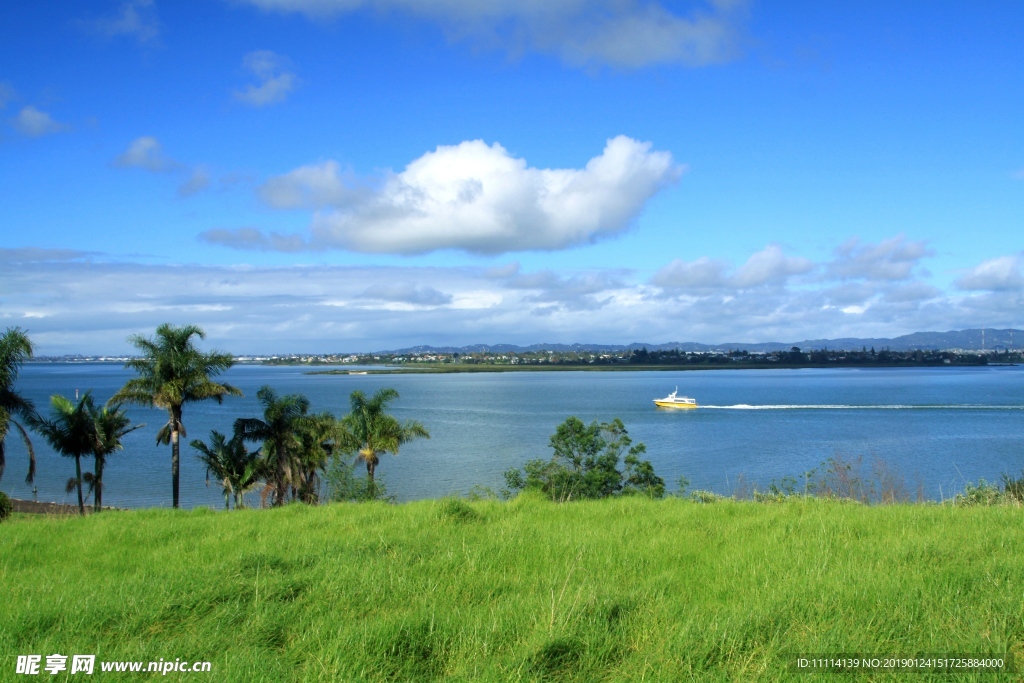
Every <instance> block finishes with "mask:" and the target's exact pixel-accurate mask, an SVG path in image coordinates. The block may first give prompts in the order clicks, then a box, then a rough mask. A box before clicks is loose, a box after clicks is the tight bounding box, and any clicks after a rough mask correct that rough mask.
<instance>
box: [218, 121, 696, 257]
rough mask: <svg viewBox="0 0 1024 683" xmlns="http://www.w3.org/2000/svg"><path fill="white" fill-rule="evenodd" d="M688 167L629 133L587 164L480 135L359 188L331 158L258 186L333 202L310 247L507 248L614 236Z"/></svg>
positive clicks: (261, 244) (251, 237)
mask: <svg viewBox="0 0 1024 683" xmlns="http://www.w3.org/2000/svg"><path fill="white" fill-rule="evenodd" d="M682 171H683V168H682V167H680V166H679V165H677V164H676V163H675V162H674V161H673V159H672V155H671V154H670V153H668V152H658V151H652V149H651V144H650V143H647V142H638V141H636V140H633V139H631V138H628V137H625V136H619V137H616V138H613V139H611V140H609V141H608V143H607V145H606V146H605V148H604V151H603V152H602V153H601V155H600V156H597V157H594V158H593V159H591V160H590V161H589V162H588V163H587V165H586V166H585V167H584V168H582V169H539V168H531V167H529V166H527V164H526V161H525V160H524V159H520V158H517V157H514V156H512V155H511V154H509V152H508V151H506V150H505V148H504V147H502V146H501V145H499V144H497V143H495V144H493V145H487V144H486V143H484V142H483V141H481V140H473V141H469V142H463V143H461V144H458V145H453V146H440V147H438V148H437V149H436V150H435V151H433V152H428V153H426V154H424V155H423V156H422V157H420V158H418V159H416V160H415V161H413V162H412V163H410V164H409V165H408V166H406V167H405V169H404V170H403V171H402V172H400V173H391V174H388V175H387V176H386V177H385V178H384V179H383V180H382V181H381V182H380V183H379V186H378V187H376V188H375V189H370V187H369V185H368V186H367V187H366V188H363V189H361V190H357V189H354V188H353V187H351V185H349V184H346V183H345V182H344V181H343V180H342V179H341V177H340V176H339V175H338V167H337V165H336V164H333V165H332V163H331V162H326V163H324V164H319V165H314V166H306V167H302V168H300V169H296V170H295V171H292V172H290V173H288V174H285V175H284V176H279V177H277V178H274V179H271V180H270V181H268V182H267V183H266V184H265V185H264V186H263V187H262V188H261V190H260V194H261V196H262V197H263V198H264V200H265V201H267V202H268V203H269V204H270V205H271V206H277V207H300V206H307V207H309V206H326V205H330V206H331V207H332V208H330V209H325V210H321V211H318V212H317V213H316V214H315V215H314V217H313V223H312V228H311V235H310V237H309V239H308V240H307V241H306V245H307V248H309V249H348V250H351V251H358V252H365V253H393V254H423V253H427V252H431V251H436V250H439V249H458V250H463V251H467V252H472V253H478V254H500V253H504V252H510V251H528V250H545V251H551V250H557V249H565V248H568V247H573V246H578V245H581V244H587V243H592V242H596V241H598V240H601V239H604V238H608V237H612V236H615V235H617V234H619V233H621V232H623V231H624V230H626V229H627V228H628V227H629V226H630V225H631V224H632V223H633V221H634V220H635V219H636V217H637V216H638V215H639V214H640V212H641V211H642V209H643V207H644V205H645V204H646V203H647V201H648V200H649V199H650V198H651V197H653V196H654V195H655V194H656V193H657V192H658V191H659V190H661V189H662V188H663V187H665V186H666V185H668V184H669V183H672V182H674V181H675V180H677V179H678V178H679V176H680V175H681V173H682ZM203 239H205V240H206V241H208V242H215V243H220V244H225V245H228V246H233V247H237V248H275V247H274V246H273V245H274V244H275V242H280V241H282V240H284V238H283V236H280V235H271V236H269V237H267V236H262V235H255V234H252V233H251V232H246V231H238V232H237V233H236V234H232V233H230V232H226V231H223V230H220V231H209V232H207V233H204V235H203ZM298 239H301V238H298ZM284 241H286V242H287V243H288V244H289V245H291V244H292V242H291V241H288V240H284Z"/></svg>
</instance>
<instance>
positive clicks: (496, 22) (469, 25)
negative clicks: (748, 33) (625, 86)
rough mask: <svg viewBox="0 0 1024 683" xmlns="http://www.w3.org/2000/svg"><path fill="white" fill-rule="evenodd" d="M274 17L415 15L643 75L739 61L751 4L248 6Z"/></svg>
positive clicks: (611, 0) (483, 40)
mask: <svg viewBox="0 0 1024 683" xmlns="http://www.w3.org/2000/svg"><path fill="white" fill-rule="evenodd" d="M242 1H244V2H248V3H249V4H251V5H254V6H256V7H259V8H261V9H263V10H267V11H278V12H299V13H302V14H305V15H307V16H309V17H312V18H315V19H325V18H330V17H333V16H337V15H341V14H345V13H349V12H353V11H357V10H376V11H379V12H394V13H399V14H407V15H411V16H414V17H418V18H422V19H425V20H427V21H432V22H435V23H436V24H438V25H440V26H441V27H442V28H443V29H444V31H445V32H446V33H447V35H448V36H449V38H451V39H452V40H465V41H469V42H471V43H473V44H475V45H480V46H484V47H494V48H498V49H503V50H506V51H508V52H509V53H510V54H519V53H521V52H524V51H527V50H529V51H535V52H540V53H543V54H550V55H554V56H557V57H558V58H560V59H561V60H562V61H563V62H565V63H567V64H570V65H573V66H581V65H592V64H608V65H611V66H617V67H626V68H636V67H643V66H647V65H651V64H683V65H687V66H704V65H708V64H720V63H723V62H728V61H730V60H732V59H734V58H736V57H737V56H738V54H739V48H740V43H741V35H742V30H743V25H744V22H745V20H746V16H747V12H746V3H745V2H742V1H739V0H711V1H710V2H690V3H689V5H690V11H689V12H682V11H679V10H678V9H676V8H675V7H666V6H665V5H664V4H663V3H661V2H657V1H644V0H592V1H588V2H580V0H548V1H547V2H522V1H519V0H477V1H475V2H452V1H451V0H242Z"/></svg>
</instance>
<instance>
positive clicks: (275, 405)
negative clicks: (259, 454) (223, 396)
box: [235, 386, 309, 505]
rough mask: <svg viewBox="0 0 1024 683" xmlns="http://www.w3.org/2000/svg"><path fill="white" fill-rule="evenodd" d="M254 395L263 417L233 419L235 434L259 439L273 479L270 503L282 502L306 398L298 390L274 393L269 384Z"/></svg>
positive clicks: (297, 446) (298, 443)
mask: <svg viewBox="0 0 1024 683" xmlns="http://www.w3.org/2000/svg"><path fill="white" fill-rule="evenodd" d="M256 398H257V399H259V402H260V403H261V404H263V419H262V420H261V419H259V418H257V417H251V418H245V417H240V418H238V419H237V420H235V434H237V435H239V436H240V437H241V438H242V439H244V440H246V441H260V442H262V443H263V457H264V459H265V461H266V463H267V467H268V469H269V472H268V477H272V478H273V479H274V489H275V490H274V505H284V503H285V500H287V498H288V487H289V485H291V484H292V483H293V480H292V466H293V464H294V460H295V458H296V457H297V456H298V455H299V453H300V452H301V450H302V445H303V444H302V430H303V428H304V427H305V425H304V421H305V419H306V413H307V412H308V411H309V399H308V398H306V397H305V396H303V395H301V394H288V395H287V396H280V397H279V396H278V395H277V393H276V392H275V391H274V390H273V389H272V388H271V387H269V386H262V387H260V390H259V391H257V392H256Z"/></svg>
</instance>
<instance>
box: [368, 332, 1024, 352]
mask: <svg viewBox="0 0 1024 683" xmlns="http://www.w3.org/2000/svg"><path fill="white" fill-rule="evenodd" d="M794 346H798V347H800V348H801V349H804V350H809V349H824V348H827V349H834V350H837V351H842V350H859V349H862V348H869V349H870V348H872V347H874V348H875V349H885V348H888V349H891V350H893V351H916V350H918V349H920V350H922V351H929V350H931V351H943V350H951V349H962V350H965V351H981V350H986V351H992V350H999V351H1002V350H1004V349H1019V348H1021V347H1024V330H1018V329H1005V330H995V329H991V328H985V329H984V330H981V329H975V330H951V331H949V332H914V333H912V334H905V335H903V336H902V337H894V338H892V339H888V338H859V337H845V338H842V339H805V340H803V341H794V342H761V343H757V344H747V343H741V342H736V343H726V344H700V343H698V342H667V343H664V344H647V343H642V342H634V343H632V344H625V345H623V344H545V343H540V344H530V345H529V346H516V345H515V344H471V345H469V346H411V347H408V348H404V349H395V350H392V351H381V352H380V353H394V354H413V353H463V354H465V353H532V352H537V351H554V352H557V353H566V352H570V351H577V352H579V351H589V352H606V353H607V352H616V351H631V350H633V349H639V348H646V349H647V350H649V351H654V350H665V349H679V350H681V351H705V352H706V351H732V350H737V351H761V352H766V351H784V350H789V349H790V348H792V347H794Z"/></svg>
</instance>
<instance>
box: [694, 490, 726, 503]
mask: <svg viewBox="0 0 1024 683" xmlns="http://www.w3.org/2000/svg"><path fill="white" fill-rule="evenodd" d="M690 500H692V501H693V502H694V503H717V502H718V501H720V500H725V496H720V495H718V494H717V493H714V492H712V491H704V490H702V489H697V490H696V491H691V492H690Z"/></svg>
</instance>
